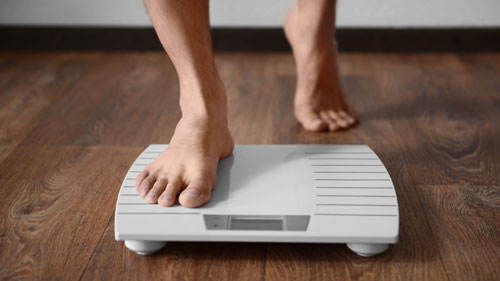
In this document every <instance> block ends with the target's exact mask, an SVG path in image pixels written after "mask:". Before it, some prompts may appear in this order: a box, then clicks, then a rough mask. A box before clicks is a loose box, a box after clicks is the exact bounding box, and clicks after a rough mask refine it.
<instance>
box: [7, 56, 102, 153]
mask: <svg viewBox="0 0 500 281" xmlns="http://www.w3.org/2000/svg"><path fill="white" fill-rule="evenodd" d="M0 58H2V59H3V60H4V62H5V61H6V60H7V61H8V63H1V64H0V76H1V77H3V78H5V79H3V78H2V79H0V88H2V91H1V92H0V104H1V105H2V106H1V107H0V161H2V160H3V159H4V158H5V157H6V156H7V155H8V154H9V153H10V152H11V151H12V150H13V149H14V148H15V147H16V146H17V145H18V144H19V143H21V141H22V140H23V139H24V137H25V136H26V135H27V134H28V133H29V132H31V130H32V129H33V128H34V127H35V126H36V125H37V124H38V123H39V122H40V117H41V116H42V115H43V114H44V112H45V110H46V109H47V108H49V107H50V106H51V103H52V102H53V101H54V100H56V99H57V98H59V97H61V96H63V95H64V94H65V93H66V92H67V91H68V90H69V89H70V88H71V87H72V86H73V85H74V84H75V82H76V81H77V80H78V79H79V77H81V75H82V74H83V73H85V72H86V71H87V68H88V64H89V63H93V60H94V62H95V59H96V58H95V56H90V57H88V58H87V59H83V60H82V59H81V57H79V56H76V55H74V54H57V55H53V54H52V55H51V54H29V55H24V56H21V55H20V54H2V55H0ZM7 77H8V78H7Z"/></svg>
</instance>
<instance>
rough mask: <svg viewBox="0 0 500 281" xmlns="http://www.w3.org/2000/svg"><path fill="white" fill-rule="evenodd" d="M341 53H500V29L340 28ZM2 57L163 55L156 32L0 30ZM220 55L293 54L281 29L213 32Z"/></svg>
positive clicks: (145, 30)
mask: <svg viewBox="0 0 500 281" xmlns="http://www.w3.org/2000/svg"><path fill="white" fill-rule="evenodd" d="M336 37H337V41H338V43H339V49H340V50H341V51H355V52H499V51H500V28H440V29H420V28H418V29H387V28H369V29H366V28H339V29H338V30H337V34H336ZM0 38H1V41H2V44H0V50H3V51H7V50H8V51H19V50H21V51H97V50H104V51H127V50H129V51H148V50H161V49H162V47H161V44H160V43H159V41H158V38H157V37H156V34H155V32H154V30H153V29H152V28H149V27H147V28H99V27H90V28H89V27H15V26H11V27H6V26H4V27H0ZM212 38H213V44H214V48H215V50H217V51H253V52H259V51H289V50H290V46H289V45H288V43H287V41H286V38H285V36H284V33H283V31H282V30H281V29H278V28H265V29H262V28H213V29H212Z"/></svg>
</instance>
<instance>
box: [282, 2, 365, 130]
mask: <svg viewBox="0 0 500 281" xmlns="http://www.w3.org/2000/svg"><path fill="white" fill-rule="evenodd" d="M335 5H336V2H335V0H315V1H310V0H298V1H297V5H296V6H295V7H294V9H293V10H292V11H291V12H290V14H289V15H288V17H287V19H286V22H285V34H286V36H287V38H288V41H289V42H290V44H291V45H292V48H293V54H294V57H295V60H296V63H297V92H296V94H295V116H296V118H297V120H298V121H299V122H300V123H301V124H302V126H303V127H304V128H305V129H306V130H310V131H323V130H330V131H336V130H339V129H347V128H349V127H351V126H353V125H354V124H355V122H356V117H355V112H354V110H352V108H351V107H350V106H349V104H348V103H347V101H346V99H345V95H344V92H343V89H342V85H341V83H340V78H339V72H338V65H337V44H336V42H335V40H334V39H333V36H334V32H335Z"/></svg>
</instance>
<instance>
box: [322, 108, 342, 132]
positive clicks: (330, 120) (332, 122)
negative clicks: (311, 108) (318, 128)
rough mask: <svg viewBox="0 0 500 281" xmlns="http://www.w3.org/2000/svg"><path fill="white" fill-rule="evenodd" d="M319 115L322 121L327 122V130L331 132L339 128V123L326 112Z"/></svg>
mask: <svg viewBox="0 0 500 281" xmlns="http://www.w3.org/2000/svg"><path fill="white" fill-rule="evenodd" d="M320 115H321V118H322V119H323V121H325V122H326V123H327V124H328V130H329V131H332V132H333V131H338V130H339V125H338V124H337V122H336V121H335V120H334V119H333V118H332V117H331V116H330V115H329V114H328V113H327V112H321V113H320Z"/></svg>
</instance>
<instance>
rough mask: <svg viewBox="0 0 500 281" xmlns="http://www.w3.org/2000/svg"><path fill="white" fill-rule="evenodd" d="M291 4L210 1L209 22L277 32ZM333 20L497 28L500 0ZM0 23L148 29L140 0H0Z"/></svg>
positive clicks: (351, 8) (371, 6)
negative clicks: (276, 28)
mask: <svg viewBox="0 0 500 281" xmlns="http://www.w3.org/2000/svg"><path fill="white" fill-rule="evenodd" d="M178 1H182V0H178ZM310 1H314V0H310ZM292 4H293V0H212V1H211V3H210V6H211V21H212V25H213V26H218V27H278V26H280V25H281V23H282V21H283V18H284V15H285V13H286V11H287V10H288V8H289V7H290V6H291V5H292ZM337 15H338V20H337V23H338V26H341V27H500V0H339V9H338V12H337ZM0 24H1V25H56V26H60V25H64V26H67V25H76V26H129V27H143V26H150V25H151V24H150V21H149V18H148V16H147V14H146V11H145V9H144V5H143V3H142V0H0Z"/></svg>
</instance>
